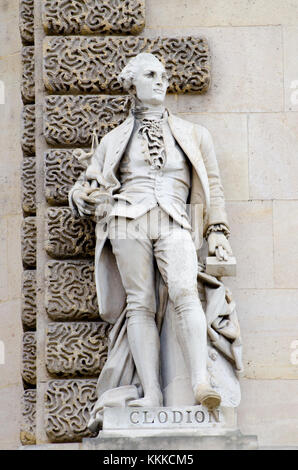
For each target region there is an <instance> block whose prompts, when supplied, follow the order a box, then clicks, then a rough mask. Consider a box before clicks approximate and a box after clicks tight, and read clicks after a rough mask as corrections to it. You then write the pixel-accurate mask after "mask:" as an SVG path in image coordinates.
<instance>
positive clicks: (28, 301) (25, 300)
mask: <svg viewBox="0 0 298 470" xmlns="http://www.w3.org/2000/svg"><path fill="white" fill-rule="evenodd" d="M22 323H23V326H24V327H25V328H28V329H30V330H31V329H34V328H35V327H36V271H35V270H25V271H23V279H22Z"/></svg>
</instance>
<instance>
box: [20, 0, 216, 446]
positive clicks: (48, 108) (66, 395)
mask: <svg viewBox="0 0 298 470" xmlns="http://www.w3.org/2000/svg"><path fill="white" fill-rule="evenodd" d="M39 6H42V15H40V18H36V19H35V20H36V22H37V24H39V22H40V21H41V16H42V22H40V27H38V28H37V29H36V31H35V32H34V28H33V23H34V21H33V19H34V18H33V11H34V10H33V7H34V2H33V0H31V1H28V0H27V1H26V0H21V4H20V31H21V37H22V41H23V50H22V66H23V73H22V87H21V94H22V99H23V103H24V108H23V114H22V149H23V154H24V159H23V165H22V207H23V213H24V221H23V226H22V254H23V255H22V256H23V265H24V273H23V298H22V321H23V328H24V339H23V368H22V376H23V381H24V387H25V392H24V396H23V402H22V407H23V421H22V425H21V440H22V443H23V444H30V443H34V442H35V440H36V441H37V443H38V440H39V436H40V435H42V436H43V437H42V441H44V439H45V436H47V438H48V440H49V441H50V442H77V441H80V440H81V439H82V438H83V437H86V436H91V433H90V431H88V429H87V422H88V419H89V411H90V408H91V406H92V404H93V402H94V400H95V386H96V380H97V376H98V374H99V373H100V371H101V369H102V367H103V365H104V363H105V360H106V357H107V338H108V333H109V330H110V326H109V325H108V324H107V323H105V322H102V321H100V317H99V313H100V312H99V311H98V304H97V298H96V289H95V280H94V251H95V233H94V223H93V222H92V221H91V220H90V219H89V218H87V217H86V218H79V217H75V216H74V215H73V214H72V212H71V210H70V208H69V206H68V192H69V189H70V188H71V186H72V185H73V184H74V182H75V181H76V180H77V179H78V177H79V175H80V173H81V172H82V170H83V167H82V165H81V164H79V163H78V161H77V160H76V159H74V157H73V154H72V150H73V149H74V148H76V147H83V148H88V147H89V146H90V144H91V134H92V132H93V131H94V130H95V131H96V133H97V136H98V138H99V139H101V138H102V137H103V136H104V135H105V134H106V133H107V132H109V131H110V130H112V129H113V128H114V127H116V126H117V125H119V124H120V123H122V122H123V121H124V120H125V118H126V116H127V113H128V110H129V108H130V106H131V104H132V98H131V97H130V96H129V95H128V94H125V93H124V91H123V90H122V89H121V86H120V85H119V84H118V82H117V75H118V74H119V72H120V70H121V69H122V68H123V67H124V65H125V64H126V62H127V60H128V59H129V58H130V57H133V56H135V55H136V54H137V53H139V52H142V51H147V52H152V53H154V54H155V55H157V56H158V57H159V58H160V59H161V60H162V61H163V62H164V63H165V64H166V67H167V70H168V73H169V76H170V77H171V78H170V91H171V92H173V93H204V92H205V91H206V90H207V88H208V86H209V83H210V57H209V49H208V44H207V41H206V40H205V39H204V38H201V37H198V38H197V37H179V38H178V37H156V38H153V39H152V38H151V39H150V38H148V37H142V36H137V35H138V34H139V33H140V32H141V31H142V30H143V28H144V25H145V5H144V1H143V0H109V1H108V0H86V1H83V0H73V1H66V0H38V1H36V2H35V10H36V11H40V12H41V10H40V9H39ZM41 27H43V30H44V34H42V29H41ZM34 33H35V38H34ZM42 36H43V37H42ZM36 38H37V39H36ZM34 39H35V45H34ZM42 42H43V48H42V52H41V44H42ZM38 54H40V55H41V54H42V55H43V56H42V57H41V56H38ZM35 55H37V58H36V57H35ZM36 59H37V60H36ZM41 60H42V61H43V74H42V75H43V76H41V73H40V71H38V72H36V71H35V70H34V64H35V63H38V61H41ZM39 74H40V75H39ZM42 80H43V82H42ZM35 81H37V82H36V84H35ZM42 87H43V91H41V89H42ZM35 97H36V104H35ZM41 108H43V109H41ZM41 111H42V115H43V117H42V122H41V118H40V114H41ZM41 133H42V135H41ZM41 149H42V150H41ZM41 178H43V180H42V179H41ZM37 201H38V202H39V203H37ZM45 202H46V204H47V205H48V206H47V207H44V206H45V204H44V203H45ZM40 266H41V267H42V270H43V267H44V269H45V271H44V273H43V274H44V275H41V274H40V273H41V268H40ZM37 299H39V300H38V301H37ZM40 299H42V304H41V300H40ZM37 318H39V319H40V321H39V322H37V321H36V319H37ZM36 324H37V325H39V326H38V331H37V332H36V331H35V329H36ZM36 341H37V342H38V341H40V344H41V345H42V346H43V347H44V348H45V350H44V351H43V356H42V357H41V358H38V361H36ZM39 350H40V349H39ZM36 364H38V367H37V368H36ZM40 382H42V383H40ZM44 382H46V393H45V396H40V393H41V392H40V391H39V390H41V389H42V388H43V387H44ZM39 383H40V385H41V386H40V387H37V390H38V393H36V390H35V386H36V384H39ZM41 403H44V408H43V409H42V410H41V409H40V406H41ZM35 412H36V413H37V414H38V415H40V414H42V415H43V420H41V419H38V420H37V422H38V423H41V422H45V428H44V429H42V430H41V429H40V428H38V426H37V428H35ZM39 426H40V424H39ZM35 434H36V435H37V438H35Z"/></svg>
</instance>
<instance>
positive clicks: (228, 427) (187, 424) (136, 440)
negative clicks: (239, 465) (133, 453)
mask: <svg viewBox="0 0 298 470" xmlns="http://www.w3.org/2000/svg"><path fill="white" fill-rule="evenodd" d="M236 426H237V425H236V415H235V412H234V409H232V408H219V409H217V410H215V411H213V412H210V411H208V410H207V409H206V408H204V407H202V406H189V407H165V408H129V407H127V408H106V409H105V411H104V419H103V428H102V431H100V432H99V434H98V436H97V437H96V438H88V439H83V442H82V447H81V448H82V449H86V450H121V449H122V450H141V449H144V450H153V449H154V450H207V449H257V447H258V444H257V437H256V436H243V435H242V434H241V432H240V431H239V430H238V429H237V427H236Z"/></svg>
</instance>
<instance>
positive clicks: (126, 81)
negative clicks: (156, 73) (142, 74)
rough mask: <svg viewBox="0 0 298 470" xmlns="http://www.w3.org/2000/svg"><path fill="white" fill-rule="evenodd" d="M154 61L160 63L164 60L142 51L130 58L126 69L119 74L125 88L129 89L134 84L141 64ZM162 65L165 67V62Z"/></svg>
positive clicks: (120, 81) (119, 79)
mask: <svg viewBox="0 0 298 470" xmlns="http://www.w3.org/2000/svg"><path fill="white" fill-rule="evenodd" d="M152 61H153V62H159V63H160V64H162V62H161V61H160V60H159V59H157V57H155V56H154V55H153V54H150V53H148V52H142V53H141V54H138V55H137V56H135V57H133V58H132V59H130V60H129V62H128V63H127V65H126V66H125V67H124V69H123V70H122V71H121V73H120V75H119V76H118V81H119V83H120V84H121V85H122V86H123V88H124V90H129V89H130V88H131V87H132V86H133V82H134V79H135V77H136V75H137V73H138V70H139V68H140V66H141V64H143V63H146V62H152ZM162 66H163V67H164V65H163V64H162Z"/></svg>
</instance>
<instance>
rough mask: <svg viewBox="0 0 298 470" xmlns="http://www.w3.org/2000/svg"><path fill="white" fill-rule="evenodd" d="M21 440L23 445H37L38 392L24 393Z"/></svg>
mask: <svg viewBox="0 0 298 470" xmlns="http://www.w3.org/2000/svg"><path fill="white" fill-rule="evenodd" d="M20 440H21V443H22V444H23V445H30V444H31V445H32V444H35V443H36V390H33V389H28V390H25V391H24V394H23V397H22V402H21V429H20Z"/></svg>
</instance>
